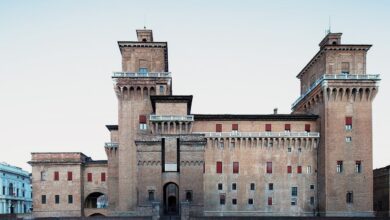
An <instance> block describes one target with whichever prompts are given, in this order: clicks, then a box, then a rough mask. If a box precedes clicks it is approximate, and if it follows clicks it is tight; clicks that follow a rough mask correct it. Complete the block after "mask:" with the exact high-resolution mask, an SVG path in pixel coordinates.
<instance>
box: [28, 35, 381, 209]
mask: <svg viewBox="0 0 390 220" xmlns="http://www.w3.org/2000/svg"><path fill="white" fill-rule="evenodd" d="M137 37H138V40H137V41H119V42H118V46H119V49H120V52H121V55H122V71H121V72H114V73H113V75H112V79H113V81H114V91H115V94H116V97H117V99H118V124H115V125H107V126H106V127H107V129H108V130H109V132H110V135H111V140H110V142H108V143H106V144H105V147H104V148H105V151H106V154H107V161H93V160H91V159H90V158H89V157H87V156H85V155H83V154H82V153H32V159H31V161H30V164H31V165H32V170H33V172H32V177H33V189H34V199H33V201H34V215H35V216H90V215H110V216H151V215H153V216H159V215H160V216H161V215H182V216H188V215H198V216H276V215H279V216H280V215H282V216H313V215H324V216H373V215H374V212H373V199H372V198H373V174H372V117H371V116H372V101H373V100H374V97H375V95H376V93H377V91H378V81H379V80H380V78H379V75H372V74H368V73H367V72H366V56H367V51H368V50H369V49H370V47H371V45H366V44H343V43H341V33H329V34H327V35H326V36H325V38H324V39H323V40H322V41H321V42H320V44H319V46H320V48H319V51H318V52H317V53H316V54H315V55H314V57H313V58H312V59H311V60H310V61H309V62H308V64H307V65H306V66H305V67H304V68H303V69H302V71H301V72H300V73H299V74H298V75H297V78H298V79H299V80H300V82H301V93H300V94H299V98H298V99H297V101H296V102H294V103H293V105H292V112H291V113H290V114H278V112H277V111H275V112H274V114H253V115H238V114H194V113H192V111H191V106H192V99H193V96H187V95H173V86H172V75H171V73H170V72H169V66H168V64H169V62H168V44H167V42H159V41H154V38H153V33H152V31H151V30H147V29H142V30H137ZM215 74H217V73H215ZM259 74H261V73H259ZM237 83H243V84H244V83H245V79H241V80H240V79H238V81H237ZM258 99H261V94H256V95H253V100H254V101H256V100H258ZM216 103H217V102H216ZM235 103H236V102H235ZM210 108H212V106H210Z"/></svg>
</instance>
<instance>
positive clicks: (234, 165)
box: [233, 162, 240, 173]
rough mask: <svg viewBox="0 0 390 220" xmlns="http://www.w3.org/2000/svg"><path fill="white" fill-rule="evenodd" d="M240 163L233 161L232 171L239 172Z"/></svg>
mask: <svg viewBox="0 0 390 220" xmlns="http://www.w3.org/2000/svg"><path fill="white" fill-rule="evenodd" d="M239 170H240V164H239V163H238V162H233V173H239V172H240V171H239Z"/></svg>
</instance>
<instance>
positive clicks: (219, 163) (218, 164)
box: [217, 161, 222, 173]
mask: <svg viewBox="0 0 390 220" xmlns="http://www.w3.org/2000/svg"><path fill="white" fill-rule="evenodd" d="M217 173H222V162H221V161H218V162H217Z"/></svg>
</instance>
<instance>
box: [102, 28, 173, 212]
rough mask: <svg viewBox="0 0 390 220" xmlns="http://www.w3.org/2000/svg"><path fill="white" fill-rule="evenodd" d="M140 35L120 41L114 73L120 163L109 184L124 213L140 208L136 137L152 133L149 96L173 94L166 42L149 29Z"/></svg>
mask: <svg viewBox="0 0 390 220" xmlns="http://www.w3.org/2000/svg"><path fill="white" fill-rule="evenodd" d="M137 38H138V41H119V42H118V45H119V49H120V51H121V54H122V72H114V73H113V75H112V78H113V80H114V83H115V85H114V87H115V88H114V89H115V92H116V95H117V98H118V142H119V143H118V150H117V152H118V154H117V163H116V164H114V163H113V164H112V166H117V170H118V173H117V174H118V176H117V178H114V179H113V180H112V181H110V182H109V184H110V185H109V186H108V187H109V189H110V191H111V193H112V196H111V198H110V204H111V207H115V210H112V211H113V212H117V213H125V214H126V213H128V214H131V212H135V211H136V207H137V184H138V183H137V179H138V178H137V151H136V145H135V140H136V139H137V137H139V136H140V135H147V134H151V129H150V128H149V127H148V126H147V124H148V123H147V120H148V118H147V117H146V116H148V115H150V114H151V113H152V111H153V110H152V107H151V106H152V105H151V101H150V96H151V95H171V93H172V87H171V80H172V79H171V75H170V73H169V72H168V71H169V69H168V46H167V42H155V41H154V40H153V33H152V30H147V29H142V30H137ZM141 125H142V126H141ZM112 168H113V170H115V167H112ZM109 169H110V164H109ZM116 190H117V191H116ZM114 191H116V192H114ZM129 212H130V213H129Z"/></svg>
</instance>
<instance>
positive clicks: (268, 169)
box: [267, 162, 272, 173]
mask: <svg viewBox="0 0 390 220" xmlns="http://www.w3.org/2000/svg"><path fill="white" fill-rule="evenodd" d="M267 173H272V162H267Z"/></svg>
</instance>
